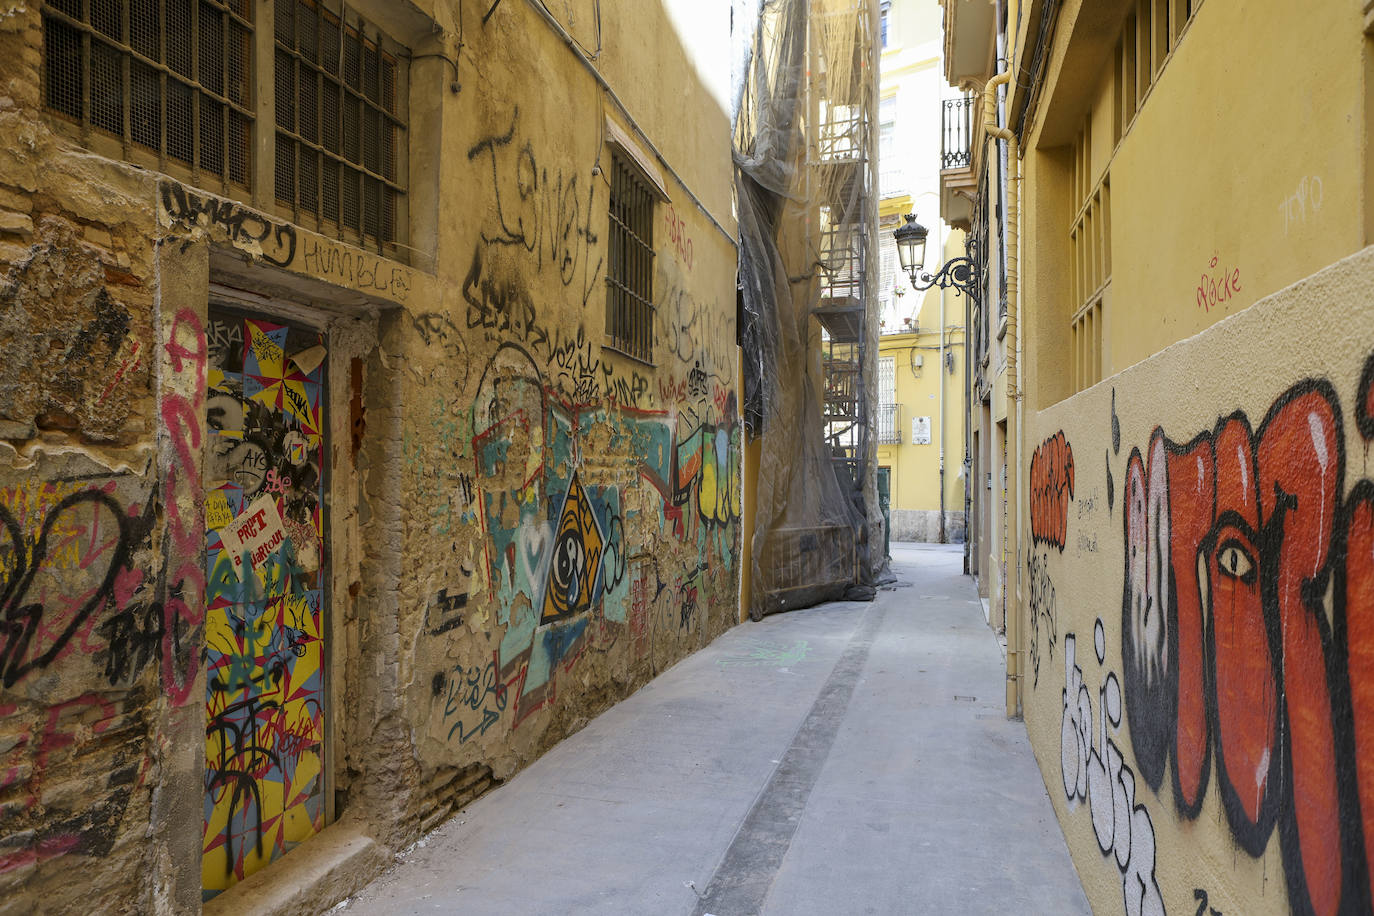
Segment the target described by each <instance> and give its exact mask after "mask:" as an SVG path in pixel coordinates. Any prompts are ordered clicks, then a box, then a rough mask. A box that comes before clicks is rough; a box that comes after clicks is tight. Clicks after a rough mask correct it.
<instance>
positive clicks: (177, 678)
mask: <svg viewBox="0 0 1374 916" xmlns="http://www.w3.org/2000/svg"><path fill="white" fill-rule="evenodd" d="M185 338H190V340H191V341H192V345H191V348H189V349H188V348H187V347H186V346H185V345H184V344H183V343H182V341H183V339H185ZM165 348H166V350H167V356H168V358H169V360H170V362H171V368H172V371H173V373H176V374H177V375H184V376H186V383H187V384H185V386H184V387H186V388H187V389H189V390H190V391H191V392H193V394H192V396H191V397H190V398H187V397H186V396H185V395H183V394H180V393H177V392H170V393H168V394H167V395H165V397H164V398H163V403H162V422H163V425H164V426H165V427H166V429H167V434H168V435H169V436H170V437H171V443H172V453H173V458H174V461H173V462H172V464H171V465H170V466H169V467H168V468H167V473H166V476H165V484H164V504H165V506H166V509H167V529H168V546H167V568H168V569H169V570H170V572H169V574H168V577H167V586H168V587H167V599H166V601H165V602H164V604H163V635H162V683H163V688H164V689H165V690H166V691H167V692H168V694H169V695H170V696H171V698H172V702H173V704H174V705H176V706H183V705H185V704H186V703H187V702H189V701H190V699H191V694H192V693H193V692H194V684H195V674H196V669H197V667H198V666H199V664H200V658H199V654H198V652H197V650H196V647H195V646H194V644H193V643H190V642H188V643H187V644H186V645H185V646H180V645H179V644H178V637H179V635H180V634H184V633H187V632H188V631H191V630H194V629H195V628H196V627H198V626H200V625H201V624H202V623H203V622H204V620H205V606H204V595H205V568H204V564H203V563H202V560H201V555H202V551H203V549H204V541H205V522H204V519H205V510H204V493H203V492H202V489H201V483H200V462H199V461H198V460H197V457H196V456H197V455H199V454H200V449H201V416H202V414H203V413H204V409H203V408H204V404H203V402H204V399H205V393H204V392H205V365H206V355H207V346H206V341H205V328H204V327H203V326H202V325H201V323H200V319H199V318H197V317H196V316H195V315H194V314H193V313H192V312H191V311H190V309H182V310H181V311H179V312H177V314H176V317H175V318H173V319H172V327H171V330H170V332H169V333H168V335H167V343H166V345H165ZM183 497H185V498H187V499H188V501H189V502H190V504H191V505H192V506H194V507H195V508H194V512H193V513H192V515H191V517H190V518H189V519H188V518H185V517H184V516H183V513H182V505H181V499H182V498H183ZM179 649H180V651H178V650H179Z"/></svg>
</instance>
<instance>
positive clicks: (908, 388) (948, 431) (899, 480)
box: [878, 313, 964, 512]
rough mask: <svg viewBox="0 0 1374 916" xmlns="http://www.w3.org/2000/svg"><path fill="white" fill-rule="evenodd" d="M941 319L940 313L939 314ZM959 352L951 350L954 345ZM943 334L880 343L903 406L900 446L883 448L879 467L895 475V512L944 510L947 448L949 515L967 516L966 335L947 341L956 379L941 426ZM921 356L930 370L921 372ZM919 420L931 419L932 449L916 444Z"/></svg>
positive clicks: (948, 385)
mask: <svg viewBox="0 0 1374 916" xmlns="http://www.w3.org/2000/svg"><path fill="white" fill-rule="evenodd" d="M937 314H938V313H937ZM951 343H952V344H953V346H950V344H951ZM939 347H940V334H939V330H938V325H937V326H932V327H931V329H930V330H929V331H921V332H919V333H915V334H885V335H883V336H882V337H880V338H879V339H878V358H879V359H883V358H887V357H891V358H892V359H893V362H894V368H895V370H896V371H895V373H894V375H895V382H896V384H895V388H896V401H897V403H898V404H900V405H901V407H900V409H899V412H898V413H899V417H898V423H897V431H898V432H899V433H900V434H901V440H902V441H901V443H900V444H888V445H883V444H879V446H878V464H879V466H880V467H887V468H891V469H892V507H893V508H894V509H918V510H925V511H932V512H933V511H937V510H938V509H939V508H940V487H939V481H940V474H939V469H940V443H941V441H942V440H943V442H944V446H945V511H946V512H954V511H956V510H957V511H959V512H962V511H963V508H964V483H963V479H962V478H961V477H960V476H959V474H960V466H961V465H962V463H963V460H964V420H963V394H962V390H961V389H962V385H963V378H964V355H963V332H962V331H955V332H953V333H952V335H951V336H950V338H949V339H947V340H946V347H947V350H948V352H950V353H952V354H953V365H954V371H953V373H952V374H951V373H949V372H948V371H946V373H945V391H944V397H945V414H944V427H943V434H942V431H941V426H940V400H939V398H940V350H939ZM918 355H919V356H921V357H922V358H923V360H924V363H925V365H924V366H920V367H918V366H916V365H915V359H916V357H917V356H918ZM913 417H929V418H930V444H929V445H915V444H913V443H912V440H911V421H912V418H913Z"/></svg>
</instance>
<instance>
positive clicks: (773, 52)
mask: <svg viewBox="0 0 1374 916" xmlns="http://www.w3.org/2000/svg"><path fill="white" fill-rule="evenodd" d="M877 24H878V10H877V4H876V2H875V0H770V2H765V3H764V4H763V7H762V10H761V16H760V21H759V27H758V34H757V35H756V38H755V43H754V48H753V54H752V57H751V63H750V67H749V71H748V74H747V81H746V84H745V89H744V96H743V100H742V104H741V107H740V110H739V112H738V116H737V121H736V163H737V165H738V177H737V181H738V185H739V189H738V190H739V198H740V207H741V217H740V236H741V251H740V262H741V263H740V272H741V285H742V288H743V289H742V295H743V301H744V315H745V328H744V334H743V337H744V349H745V376H746V377H745V416H746V420H747V421H748V422H749V423H750V432H751V434H753V435H756V436H758V437H759V438H760V440H761V457H760V464H759V480H758V488H757V491H758V493H759V503H758V512H757V514H756V521H755V526H754V541H753V548H754V550H753V557H754V561H753V570H752V578H751V581H752V585H751V594H750V612H751V614H753V615H754V616H755V617H757V616H761V615H762V614H764V613H770V612H772V611H776V610H785V609H788V608H791V607H799V606H804V605H808V604H812V603H816V602H818V601H824V600H828V599H831V598H836V597H841V596H843V595H846V594H848V595H850V596H854V595H856V593H857V594H863V593H864V589H865V587H870V588H869V590H868V592H867V593H868V594H871V585H872V583H873V581H874V579H875V577H876V575H877V573H878V570H879V569H880V568H881V566H882V565H883V563H884V561H885V556H884V555H883V554H884V551H883V550H882V549H881V547H880V546H878V547H877V548H876V549H872V548H871V546H870V545H881V544H882V528H881V525H882V521H881V513H880V511H879V507H878V502H877V484H876V462H875V459H876V439H875V438H874V435H873V431H874V429H875V428H876V427H875V424H874V419H875V418H874V407H875V406H876V401H875V400H874V397H873V392H874V390H875V389H874V384H875V362H876V359H875V357H876V353H877V333H878V326H877V325H878V315H877V310H876V308H873V307H871V306H872V305H873V304H874V303H876V298H875V296H874V290H875V283H874V280H875V279H876V277H877V245H876V239H875V237H874V233H875V232H876V231H877V222H878V221H877V193H876V191H877V180H876V179H877V156H876V148H877V131H876V129H875V128H874V123H873V122H874V118H875V114H876V110H877V73H876V69H877V68H876V53H877Z"/></svg>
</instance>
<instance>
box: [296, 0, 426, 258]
mask: <svg viewBox="0 0 1374 916" xmlns="http://www.w3.org/2000/svg"><path fill="white" fill-rule="evenodd" d="M275 18H276V22H275V32H276V36H275V37H276V43H275V48H276V61H275V67H274V77H275V82H276V122H277V123H276V127H277V131H276V181H275V184H276V188H275V191H276V196H277V201H278V203H280V204H282V205H283V206H286V207H290V208H291V212H292V214H293V217H294V218H295V220H296V221H297V222H300V220H301V218H302V217H303V216H308V217H311V218H313V219H314V220H315V221H316V224H317V226H319V227H320V228H321V230H322V231H329V230H334V231H335V232H337V233H338V234H340V235H354V236H356V237H357V238H358V239H360V240H362V241H363V242H364V243H366V244H371V245H375V246H377V247H378V248H379V249H380V248H381V245H382V244H383V243H386V242H396V241H401V239H400V238H399V231H398V230H399V228H400V227H401V226H402V225H403V224H404V220H402V219H398V213H397V210H398V205H399V204H400V203H401V202H402V199H403V196H404V194H405V185H404V181H403V174H404V167H403V165H404V164H403V163H402V162H401V158H402V157H401V155H400V151H401V150H404V149H405V132H406V122H405V120H404V119H403V114H404V111H403V109H402V107H401V105H400V104H399V101H398V100H399V99H401V98H404V91H403V89H404V87H403V85H402V84H403V82H404V79H405V68H404V66H403V65H402V64H401V53H402V51H401V49H399V48H394V47H389V42H388V40H387V39H386V38H385V37H384V36H383V35H381V34H380V33H379V32H378V31H376V30H375V29H368V27H367V25H366V23H364V22H363V21H362V20H359V19H357V18H356V17H347V16H341V15H338V14H336V13H334V12H332V11H330V10H328V9H326V8H325V7H324V5H323V4H320V3H317V2H315V0H288V2H283V3H279V4H278V5H277V8H276V16H275ZM350 19H351V20H352V21H349V20H350Z"/></svg>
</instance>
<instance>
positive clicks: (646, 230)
mask: <svg viewBox="0 0 1374 916" xmlns="http://www.w3.org/2000/svg"><path fill="white" fill-rule="evenodd" d="M610 210H611V232H610V239H609V243H608V256H607V261H606V337H607V340H608V345H609V346H610V347H612V348H614V349H616V350H619V351H620V352H622V353H624V354H626V355H628V356H633V357H634V358H635V359H638V360H641V361H643V362H646V363H652V362H653V360H654V305H653V302H654V284H653V277H654V198H653V196H652V195H651V194H650V193H649V187H648V185H646V184H645V183H644V182H643V181H642V180H640V178H639V176H638V175H636V174H635V173H634V172H632V171H630V169H629V168H628V167H627V166H626V165H625V164H624V163H623V162H622V161H621V160H620V158H619V157H612V163H611V201H610Z"/></svg>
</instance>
